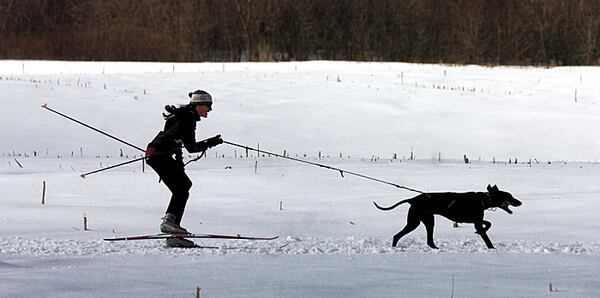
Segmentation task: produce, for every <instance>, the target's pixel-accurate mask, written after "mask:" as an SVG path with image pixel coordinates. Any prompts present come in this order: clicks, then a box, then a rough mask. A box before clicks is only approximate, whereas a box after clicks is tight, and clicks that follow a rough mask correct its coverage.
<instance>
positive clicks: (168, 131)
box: [148, 108, 206, 158]
mask: <svg viewBox="0 0 600 298" xmlns="http://www.w3.org/2000/svg"><path fill="white" fill-rule="evenodd" d="M198 120H200V119H199V117H198V115H197V114H196V111H193V110H190V109H186V108H179V109H177V110H176V111H174V112H173V113H172V114H171V115H169V116H167V118H166V120H165V127H164V130H163V131H161V132H159V133H158V135H156V137H155V138H154V139H153V140H152V142H150V144H148V147H153V148H154V150H155V153H162V152H165V153H166V152H172V153H173V154H176V155H177V157H179V158H181V153H182V152H181V146H182V145H183V146H184V147H185V149H186V150H187V151H188V152H190V153H196V152H201V151H204V150H206V146H203V144H202V143H197V142H196V121H198ZM169 155H170V154H169Z"/></svg>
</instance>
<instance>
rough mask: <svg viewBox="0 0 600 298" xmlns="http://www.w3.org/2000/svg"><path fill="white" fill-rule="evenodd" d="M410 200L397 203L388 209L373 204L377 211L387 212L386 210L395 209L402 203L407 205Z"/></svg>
mask: <svg viewBox="0 0 600 298" xmlns="http://www.w3.org/2000/svg"><path fill="white" fill-rule="evenodd" d="M410 200H411V199H406V200H403V201H400V202H398V203H396V204H394V205H392V206H389V207H381V206H379V205H377V203H376V202H373V204H375V207H377V209H379V210H386V211H387V210H392V209H394V208H396V207H398V206H399V205H402V204H404V203H408V202H409V201H410Z"/></svg>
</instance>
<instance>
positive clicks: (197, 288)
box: [196, 287, 200, 298]
mask: <svg viewBox="0 0 600 298" xmlns="http://www.w3.org/2000/svg"><path fill="white" fill-rule="evenodd" d="M196 298H200V287H196Z"/></svg>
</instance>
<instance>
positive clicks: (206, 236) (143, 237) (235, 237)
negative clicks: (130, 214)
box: [104, 233, 279, 241]
mask: <svg viewBox="0 0 600 298" xmlns="http://www.w3.org/2000/svg"><path fill="white" fill-rule="evenodd" d="M169 238H202V239H230V240H275V239H277V238H279V236H275V237H249V236H240V235H220V234H191V233H190V234H151V235H138V236H125V237H116V238H104V241H125V240H151V239H169Z"/></svg>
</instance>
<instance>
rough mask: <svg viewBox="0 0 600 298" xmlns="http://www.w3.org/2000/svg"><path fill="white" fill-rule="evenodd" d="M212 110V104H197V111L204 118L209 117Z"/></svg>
mask: <svg viewBox="0 0 600 298" xmlns="http://www.w3.org/2000/svg"><path fill="white" fill-rule="evenodd" d="M210 111H212V106H210V105H196V113H198V115H199V116H200V117H202V118H207V117H208V112H210Z"/></svg>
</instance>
